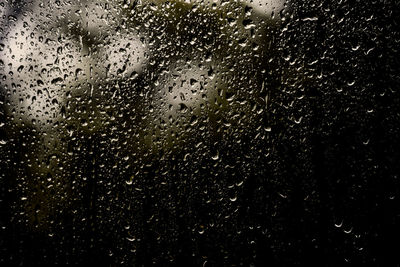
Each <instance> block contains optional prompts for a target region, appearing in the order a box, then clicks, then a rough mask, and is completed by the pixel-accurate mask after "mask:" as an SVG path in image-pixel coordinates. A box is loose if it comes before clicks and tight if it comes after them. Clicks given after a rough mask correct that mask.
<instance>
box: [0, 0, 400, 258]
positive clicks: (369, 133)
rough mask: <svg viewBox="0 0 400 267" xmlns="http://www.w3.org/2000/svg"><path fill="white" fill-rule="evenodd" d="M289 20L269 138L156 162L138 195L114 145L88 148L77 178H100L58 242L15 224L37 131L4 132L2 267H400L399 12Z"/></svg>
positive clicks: (296, 7)
mask: <svg viewBox="0 0 400 267" xmlns="http://www.w3.org/2000/svg"><path fill="white" fill-rule="evenodd" d="M282 17H283V18H284V19H283V22H282V25H280V26H279V27H280V28H279V30H278V31H277V33H276V42H275V45H276V46H277V48H278V49H277V51H276V54H275V58H274V60H275V62H276V63H277V64H278V66H279V67H277V68H276V70H274V71H276V72H277V73H279V74H278V75H277V78H276V79H274V81H273V82H272V83H274V84H278V85H277V86H276V88H274V89H271V90H270V92H269V94H270V95H269V98H270V101H269V102H270V103H269V105H270V107H269V108H268V109H267V110H266V111H265V112H263V113H262V114H261V115H260V117H257V118H259V119H260V120H259V122H258V123H259V124H260V125H261V126H262V128H263V129H267V128H268V127H271V131H267V130H265V132H264V135H263V136H264V138H263V139H260V138H257V137H256V136H255V135H256V133H255V132H254V131H248V132H246V131H244V133H245V134H243V135H242V136H241V137H240V138H239V139H240V141H241V142H240V143H237V142H234V141H238V139H234V140H233V141H232V140H229V139H224V138H221V139H219V138H218V136H216V137H213V138H214V139H213V138H210V139H207V140H208V141H205V143H207V142H208V143H207V147H206V148H205V149H204V151H203V150H202V149H200V148H199V149H194V148H188V149H186V150H185V151H184V152H185V153H183V152H176V154H169V155H168V154H167V155H166V156H165V157H162V156H161V155H160V157H155V156H153V158H151V157H150V159H147V162H146V164H142V166H141V168H140V169H139V171H140V173H141V174H140V179H135V180H134V181H133V187H134V188H135V190H133V189H127V188H126V185H125V182H121V181H120V179H118V177H121V176H125V175H126V173H129V172H137V171H138V169H135V167H132V168H133V169H129V170H124V171H121V170H120V169H118V168H117V169H115V168H114V169H113V168H111V167H110V166H113V165H115V164H117V165H118V162H119V161H120V159H119V158H118V156H116V155H115V152H116V151H118V149H119V148H118V146H116V147H111V148H110V146H109V145H107V144H106V139H109V138H110V137H111V136H106V137H102V136H101V135H93V136H91V137H89V138H87V137H86V138H82V139H81V140H79V141H78V143H79V144H80V145H82V146H84V147H86V149H87V151H88V153H81V154H80V155H79V156H78V157H77V158H75V159H74V161H75V165H74V167H71V168H72V169H73V170H72V172H73V173H79V174H81V175H86V176H87V177H89V180H88V181H87V183H85V184H84V185H82V186H81V188H75V189H72V190H83V191H82V192H83V193H82V194H79V196H78V197H77V199H78V200H76V201H75V202H79V203H81V204H80V205H78V208H77V210H78V211H77V213H76V214H75V213H71V212H68V211H67V212H64V214H56V215H54V216H55V217H54V218H53V220H54V221H55V222H56V224H57V222H62V224H57V225H56V226H48V227H49V228H51V229H52V230H53V231H54V233H55V234H54V236H53V237H50V236H49V235H48V233H44V232H45V231H44V232H43V231H36V230H32V229H30V228H29V227H24V225H25V223H24V222H21V221H19V220H18V219H17V218H18V214H15V212H16V210H18V209H17V208H15V205H16V204H15V203H17V202H16V199H17V198H18V196H19V195H18V194H17V193H16V192H17V191H18V189H16V188H18V185H19V184H22V182H20V181H16V180H15V179H14V178H15V177H19V175H20V173H24V172H26V170H24V167H23V166H20V165H18V164H15V163H16V162H21V161H23V160H24V154H25V153H24V151H26V150H27V149H29V146H30V145H29V144H30V142H34V141H32V140H30V138H31V136H32V129H25V130H24V129H22V130H21V129H19V128H18V129H17V128H13V127H12V126H10V124H7V127H3V128H2V129H1V138H2V139H3V140H7V144H6V145H4V146H2V148H1V153H0V163H1V165H0V166H1V173H0V174H1V177H0V178H1V179H0V185H1V196H0V200H1V202H0V207H1V216H0V223H1V225H0V226H1V227H2V228H1V229H0V233H1V234H0V237H1V238H0V249H1V250H0V253H1V254H0V262H1V264H2V265H4V266H8V265H22V266H36V265H37V266H45V265H53V264H60V265H66V264H71V265H73V264H76V265H84V264H88V265H91V264H93V265H94V264H96V265H100V266H118V265H134V266H135V265H138V266H141V265H146V266H147V265H178V264H183V265H193V266H201V265H202V264H203V263H204V262H205V261H206V262H207V264H206V266H226V265H228V266H231V265H236V266H240V265H244V266H249V265H255V266H293V265H297V266H305V265H311V266H346V265H349V266H399V265H400V258H399V257H398V251H399V245H398V240H399V238H400V235H399V226H400V222H399V220H400V217H399V215H400V205H399V203H398V198H399V189H400V185H399V175H400V171H399V166H400V164H399V160H400V154H399V153H400V146H399V134H400V132H399V131H400V110H399V107H400V106H399V105H400V103H399V100H400V96H399V89H400V87H399V86H400V79H399V53H398V49H399V47H400V46H399V41H400V36H399V24H398V21H399V20H398V18H399V17H400V14H399V7H398V2H397V1H299V2H296V1H293V2H290V3H288V7H287V8H286V10H285V11H283V13H282ZM310 18H311V19H310ZM265 64H267V63H265ZM1 97H2V98H3V99H2V105H5V102H6V101H5V100H4V95H3V94H2V95H1ZM4 110H5V108H4ZM300 119H301V121H300V122H299V120H300ZM1 120H2V121H3V122H5V123H7V120H8V118H7V116H6V114H5V112H1ZM295 121H297V122H299V123H296V122H295ZM249 127H250V126H249ZM23 142H25V143H27V144H28V147H26V146H22V143H23ZM32 149H33V147H32ZM71 149H72V150H73V148H71ZM212 150H214V151H219V157H220V159H219V160H218V161H217V162H214V160H213V159H211V158H210V155H211V154H213V153H214V151H212ZM93 154H95V155H101V156H100V157H95V156H93ZM185 154H190V156H189V157H186V158H185V159H184V155H185ZM266 154H267V156H266ZM160 158H161V160H160ZM100 165H105V166H106V168H104V169H101V168H100V169H99V167H98V166H100ZM107 166H108V167H110V168H108V167H107ZM28 177H29V176H28ZM91 178H93V179H91ZM107 179H108V180H107ZM98 180H105V181H111V182H110V183H107V182H104V183H98V182H97V181H98ZM123 181H125V180H123ZM132 190H133V192H135V194H132ZM110 191H111V192H113V193H112V194H108V192H110ZM72 195H74V193H72ZM101 196H105V197H103V198H102V197H101ZM235 197H237V199H236V201H232V200H231V199H235ZM75 202H74V203H75ZM129 203H134V204H129ZM54 205H55V207H57V204H54ZM60 205H62V204H60ZM74 205H75V204H71V206H74ZM55 209H57V208H55ZM71 209H72V208H71ZM82 219H84V220H82ZM125 225H129V226H130V227H129V229H126V228H125V227H122V226H125ZM203 230H204V232H203ZM127 236H128V237H133V236H134V237H135V238H136V239H135V240H134V241H129V240H127V238H126V237H127Z"/></svg>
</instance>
